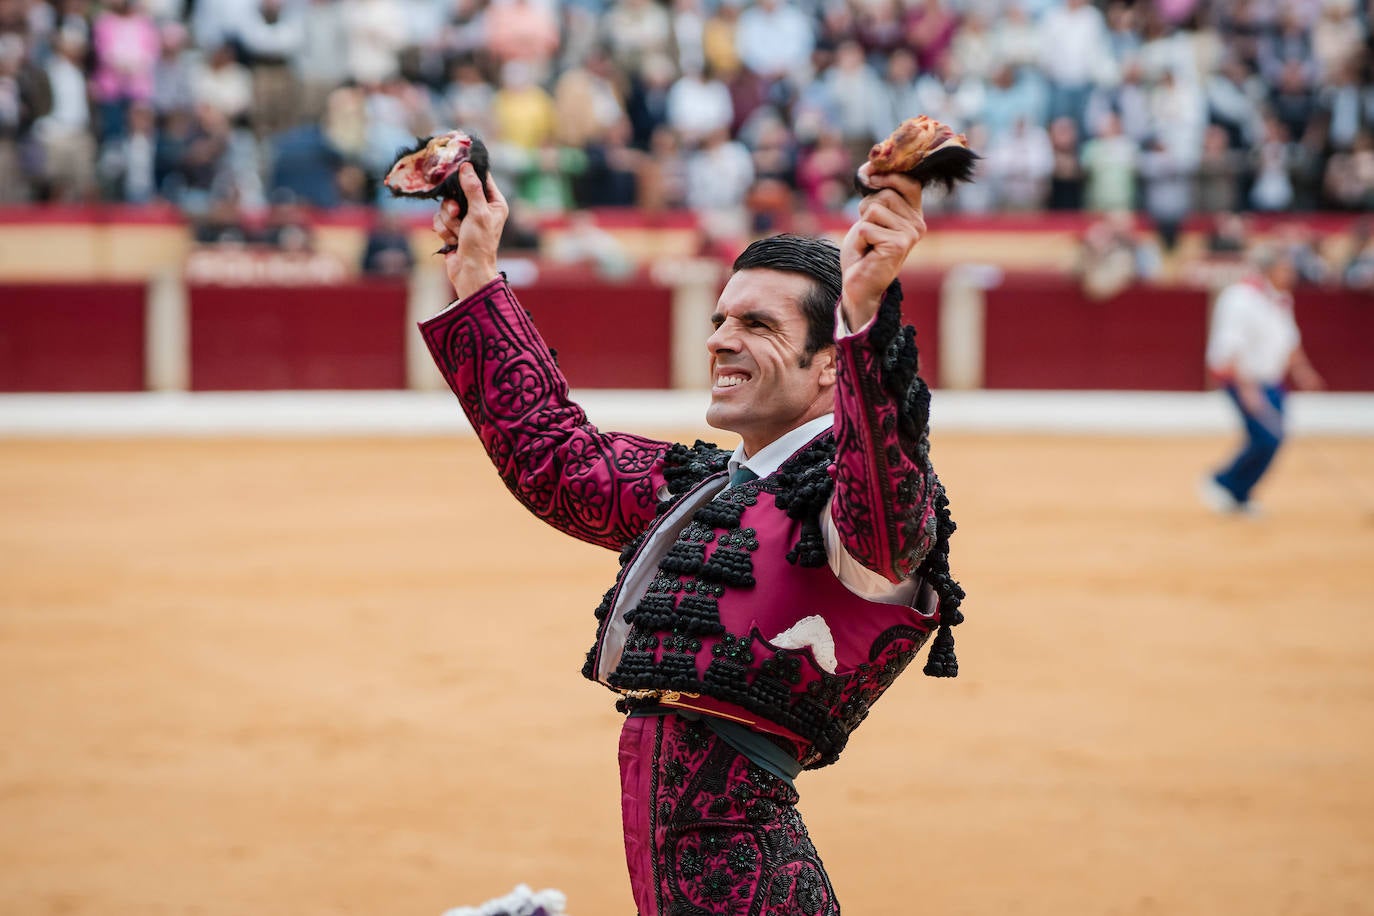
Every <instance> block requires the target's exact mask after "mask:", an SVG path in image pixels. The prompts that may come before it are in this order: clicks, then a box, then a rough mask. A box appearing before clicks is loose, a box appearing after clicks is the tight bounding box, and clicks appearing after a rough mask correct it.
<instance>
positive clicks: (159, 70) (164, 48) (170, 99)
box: [152, 22, 196, 114]
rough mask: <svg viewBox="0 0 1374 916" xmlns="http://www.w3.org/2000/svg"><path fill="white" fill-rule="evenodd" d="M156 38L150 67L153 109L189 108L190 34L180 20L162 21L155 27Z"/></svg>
mask: <svg viewBox="0 0 1374 916" xmlns="http://www.w3.org/2000/svg"><path fill="white" fill-rule="evenodd" d="M158 38H159V41H160V45H159V50H158V57H157V63H156V64H155V65H154V67H153V97H152V104H153V110H154V111H156V112H157V113H158V114H163V113H165V112H168V111H173V110H181V111H189V110H191V109H192V108H193V107H195V104H196V100H195V94H194V93H193V91H192V89H191V82H192V80H193V79H194V77H195V70H196V68H195V62H194V61H193V60H192V56H191V54H190V53H188V48H189V42H190V39H191V33H190V32H188V31H187V29H186V27H185V26H184V25H182V24H181V23H180V22H164V23H161V24H160V25H159V26H158Z"/></svg>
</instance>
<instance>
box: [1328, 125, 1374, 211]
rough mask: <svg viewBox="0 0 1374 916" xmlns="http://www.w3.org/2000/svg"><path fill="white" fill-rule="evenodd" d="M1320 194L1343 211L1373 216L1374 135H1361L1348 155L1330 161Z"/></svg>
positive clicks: (1363, 133)
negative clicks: (1322, 192) (1323, 192)
mask: <svg viewBox="0 0 1374 916" xmlns="http://www.w3.org/2000/svg"><path fill="white" fill-rule="evenodd" d="M1323 190H1324V191H1325V194H1326V198H1327V200H1329V201H1330V202H1331V203H1332V204H1334V205H1335V206H1337V207H1339V208H1341V209H1343V210H1354V211H1358V212H1363V213H1370V212H1374V133H1371V132H1370V131H1368V130H1363V131H1360V132H1359V133H1358V134H1356V135H1355V142H1354V143H1353V144H1352V146H1351V148H1350V150H1349V151H1348V152H1341V153H1336V154H1335V155H1333V156H1332V157H1331V161H1330V163H1329V164H1328V165H1327V169H1326V175H1325V179H1324V182H1323Z"/></svg>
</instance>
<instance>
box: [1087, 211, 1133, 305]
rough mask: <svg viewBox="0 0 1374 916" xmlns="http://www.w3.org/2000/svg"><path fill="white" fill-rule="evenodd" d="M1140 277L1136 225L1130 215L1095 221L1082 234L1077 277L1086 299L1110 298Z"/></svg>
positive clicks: (1118, 214)
mask: <svg viewBox="0 0 1374 916" xmlns="http://www.w3.org/2000/svg"><path fill="white" fill-rule="evenodd" d="M1138 276H1139V270H1138V253H1137V245H1136V238H1135V225H1134V223H1133V221H1132V219H1131V215H1130V214H1129V213H1124V212H1123V213H1113V214H1110V215H1108V216H1104V217H1103V218H1101V219H1098V220H1096V221H1095V222H1093V223H1092V224H1091V225H1090V226H1088V229H1087V231H1086V232H1085V233H1084V234H1083V243H1082V246H1081V248H1080V249H1079V277H1080V280H1081V282H1082V284H1083V292H1084V294H1086V295H1087V297H1088V298H1089V299H1093V300H1095V301H1101V300H1105V299H1111V298H1112V297H1113V296H1116V295H1117V294H1118V293H1120V292H1121V291H1122V290H1124V289H1125V288H1126V287H1128V286H1130V285H1131V284H1132V283H1133V282H1135V280H1136V279H1137V277H1138Z"/></svg>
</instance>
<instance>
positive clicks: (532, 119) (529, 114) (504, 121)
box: [492, 60, 554, 152]
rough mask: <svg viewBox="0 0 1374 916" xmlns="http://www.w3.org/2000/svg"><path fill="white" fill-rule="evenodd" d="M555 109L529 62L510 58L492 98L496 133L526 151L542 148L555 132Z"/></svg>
mask: <svg viewBox="0 0 1374 916" xmlns="http://www.w3.org/2000/svg"><path fill="white" fill-rule="evenodd" d="M553 110H554V109H553V99H552V98H551V97H550V96H549V94H548V93H547V92H545V91H544V88H543V87H542V86H540V85H539V84H538V83H537V82H535V78H534V72H533V70H531V68H530V65H529V64H528V63H526V62H525V61H521V60H512V61H507V62H506V64H505V66H503V67H502V68H501V86H500V88H499V89H497V90H496V96H495V98H494V99H493V100H492V120H493V122H494V125H495V127H496V135H497V137H499V138H500V139H501V141H502V142H505V143H509V144H511V145H512V146H515V147H518V148H520V149H522V150H525V151H527V152H533V151H534V150H537V149H540V148H541V147H543V146H544V144H545V143H547V142H548V141H549V139H550V138H551V137H552V136H553Z"/></svg>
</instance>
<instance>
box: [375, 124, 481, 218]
mask: <svg viewBox="0 0 1374 916" xmlns="http://www.w3.org/2000/svg"><path fill="white" fill-rule="evenodd" d="M464 162H471V163H472V167H473V169H474V170H475V171H476V172H477V177H478V178H479V179H480V180H481V181H482V184H483V185H485V184H486V182H487V168H488V159H487V147H486V145H485V144H484V143H482V141H481V140H478V139H477V138H476V137H473V136H470V135H468V134H466V133H464V132H463V131H461V130H451V131H449V132H448V133H446V134H435V135H434V136H432V137H426V138H425V139H423V140H421V141H420V142H419V143H418V144H416V145H415V146H414V147H411V148H410V149H403V150H401V151H400V152H398V153H397V154H396V161H395V162H394V163H392V166H391V169H390V171H388V172H387V173H386V179H385V180H384V182H383V183H384V184H385V185H386V187H387V190H389V191H390V192H391V193H392V196H394V197H423V198H428V199H430V200H455V201H457V202H458V218H459V219H462V218H463V217H464V216H467V212H468V199H467V195H465V194H464V193H463V188H462V186H461V185H460V184H459V183H458V166H460V165H462V164H463V163H464Z"/></svg>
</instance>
